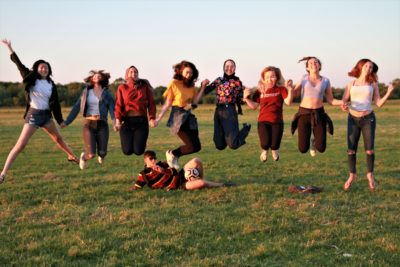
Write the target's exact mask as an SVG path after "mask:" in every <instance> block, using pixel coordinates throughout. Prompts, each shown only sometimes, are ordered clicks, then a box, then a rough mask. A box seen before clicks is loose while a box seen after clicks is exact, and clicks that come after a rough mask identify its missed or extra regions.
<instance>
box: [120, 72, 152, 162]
mask: <svg viewBox="0 0 400 267" xmlns="http://www.w3.org/2000/svg"><path fill="white" fill-rule="evenodd" d="M125 81H126V83H124V84H121V85H119V86H118V91H117V95H116V103H115V119H116V122H115V126H114V130H115V131H119V133H120V137H121V147H122V152H123V153H124V154H125V155H132V154H135V155H142V154H143V153H144V151H145V149H146V143H147V138H148V137H149V125H150V126H151V127H154V126H155V123H154V119H155V116H156V105H155V102H154V96H153V88H152V87H151V85H150V83H149V81H147V80H145V79H139V71H138V69H137V68H136V67H135V66H130V67H129V68H128V69H127V70H126V72H125Z"/></svg>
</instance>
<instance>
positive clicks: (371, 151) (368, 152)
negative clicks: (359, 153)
mask: <svg viewBox="0 0 400 267" xmlns="http://www.w3.org/2000/svg"><path fill="white" fill-rule="evenodd" d="M365 153H366V154H367V155H373V154H374V153H375V152H374V150H366V151H365Z"/></svg>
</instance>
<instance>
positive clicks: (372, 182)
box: [367, 172, 377, 191]
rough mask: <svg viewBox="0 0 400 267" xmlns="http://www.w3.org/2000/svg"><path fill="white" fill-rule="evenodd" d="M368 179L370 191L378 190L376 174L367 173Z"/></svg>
mask: <svg viewBox="0 0 400 267" xmlns="http://www.w3.org/2000/svg"><path fill="white" fill-rule="evenodd" d="M367 179H368V186H369V190H371V191H374V190H375V189H376V186H377V185H376V182H375V179H374V173H373V172H368V173H367Z"/></svg>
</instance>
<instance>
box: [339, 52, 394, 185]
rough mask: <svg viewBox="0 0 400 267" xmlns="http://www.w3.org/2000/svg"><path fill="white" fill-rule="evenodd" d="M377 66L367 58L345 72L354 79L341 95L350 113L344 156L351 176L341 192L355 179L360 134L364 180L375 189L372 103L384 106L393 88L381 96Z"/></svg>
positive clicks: (374, 121)
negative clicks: (363, 159)
mask: <svg viewBox="0 0 400 267" xmlns="http://www.w3.org/2000/svg"><path fill="white" fill-rule="evenodd" d="M377 72H378V66H377V65H376V64H375V63H374V62H372V61H371V60H369V59H361V60H359V61H358V62H357V64H356V65H355V66H354V67H353V69H352V70H351V71H350V72H349V73H348V74H349V76H350V77H355V78H356V80H354V81H351V82H350V83H349V84H348V85H347V87H346V90H345V92H344V95H343V102H344V103H346V102H348V101H350V102H349V103H348V104H343V106H342V108H343V110H348V111H349V116H348V121H347V147H348V150H347V154H348V161H349V169H350V174H349V178H348V179H347V181H346V182H345V184H344V186H343V189H344V190H345V191H347V190H349V189H350V186H351V184H352V183H353V182H354V181H355V179H356V178H357V171H356V153H357V146H358V141H359V139H360V134H361V133H362V135H363V139H364V149H365V153H366V157H367V179H368V185H369V188H370V190H371V191H373V190H375V188H376V183H375V180H374V161H375V154H374V143H375V128H376V119H375V114H374V112H373V110H372V101H374V102H375V104H376V105H377V106H378V107H381V106H383V104H385V102H386V100H387V99H388V98H389V96H390V94H391V93H392V92H393V89H394V87H393V85H392V84H390V85H389V87H388V89H387V92H386V94H385V96H384V97H382V98H381V97H380V95H379V88H378V76H377Z"/></svg>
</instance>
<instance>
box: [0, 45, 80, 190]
mask: <svg viewBox="0 0 400 267" xmlns="http://www.w3.org/2000/svg"><path fill="white" fill-rule="evenodd" d="M2 43H3V44H4V45H5V46H7V48H8V50H9V51H10V54H11V60H12V61H13V62H14V63H15V64H16V65H17V67H18V70H19V72H20V73H21V76H22V78H23V83H24V85H25V98H26V100H27V104H26V111H25V114H24V119H25V124H24V127H23V128H22V132H21V134H20V136H19V138H18V141H17V143H16V144H15V146H14V147H13V148H12V150H11V151H10V153H9V154H8V157H7V160H6V162H5V164H4V167H3V170H2V171H1V173H0V183H2V182H4V180H5V177H6V173H7V171H8V170H9V169H10V167H11V165H12V163H13V162H14V160H15V159H16V158H17V156H18V154H19V153H20V152H21V151H22V150H23V149H24V148H25V146H26V145H27V144H28V142H29V139H30V138H31V136H32V135H33V134H34V133H35V132H36V130H37V129H38V128H39V127H40V128H42V129H43V130H44V131H45V132H47V133H48V134H49V135H50V137H51V139H53V141H54V142H56V143H57V146H58V147H59V148H60V149H61V150H63V151H64V152H65V153H66V154H67V155H68V156H67V159H68V161H72V162H74V163H78V162H79V161H78V159H77V158H76V156H75V155H74V153H73V152H72V150H71V149H70V148H69V146H68V145H67V144H66V143H65V142H64V139H63V137H62V136H61V134H60V132H59V131H58V129H57V127H56V125H55V123H54V121H53V119H52V115H53V116H54V118H55V119H56V121H57V123H58V124H61V123H62V122H63V121H64V120H63V117H62V114H61V107H60V103H59V101H58V93H57V88H56V85H55V84H54V82H53V80H52V79H51V78H50V76H51V75H52V71H51V67H50V64H49V63H48V62H46V61H44V60H38V61H36V62H35V63H34V64H33V67H32V69H31V70H29V69H28V68H27V67H25V65H23V64H22V63H21V61H20V60H19V58H18V56H17V54H16V53H15V52H14V50H13V49H12V47H11V41H9V40H5V39H4V40H2Z"/></svg>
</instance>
